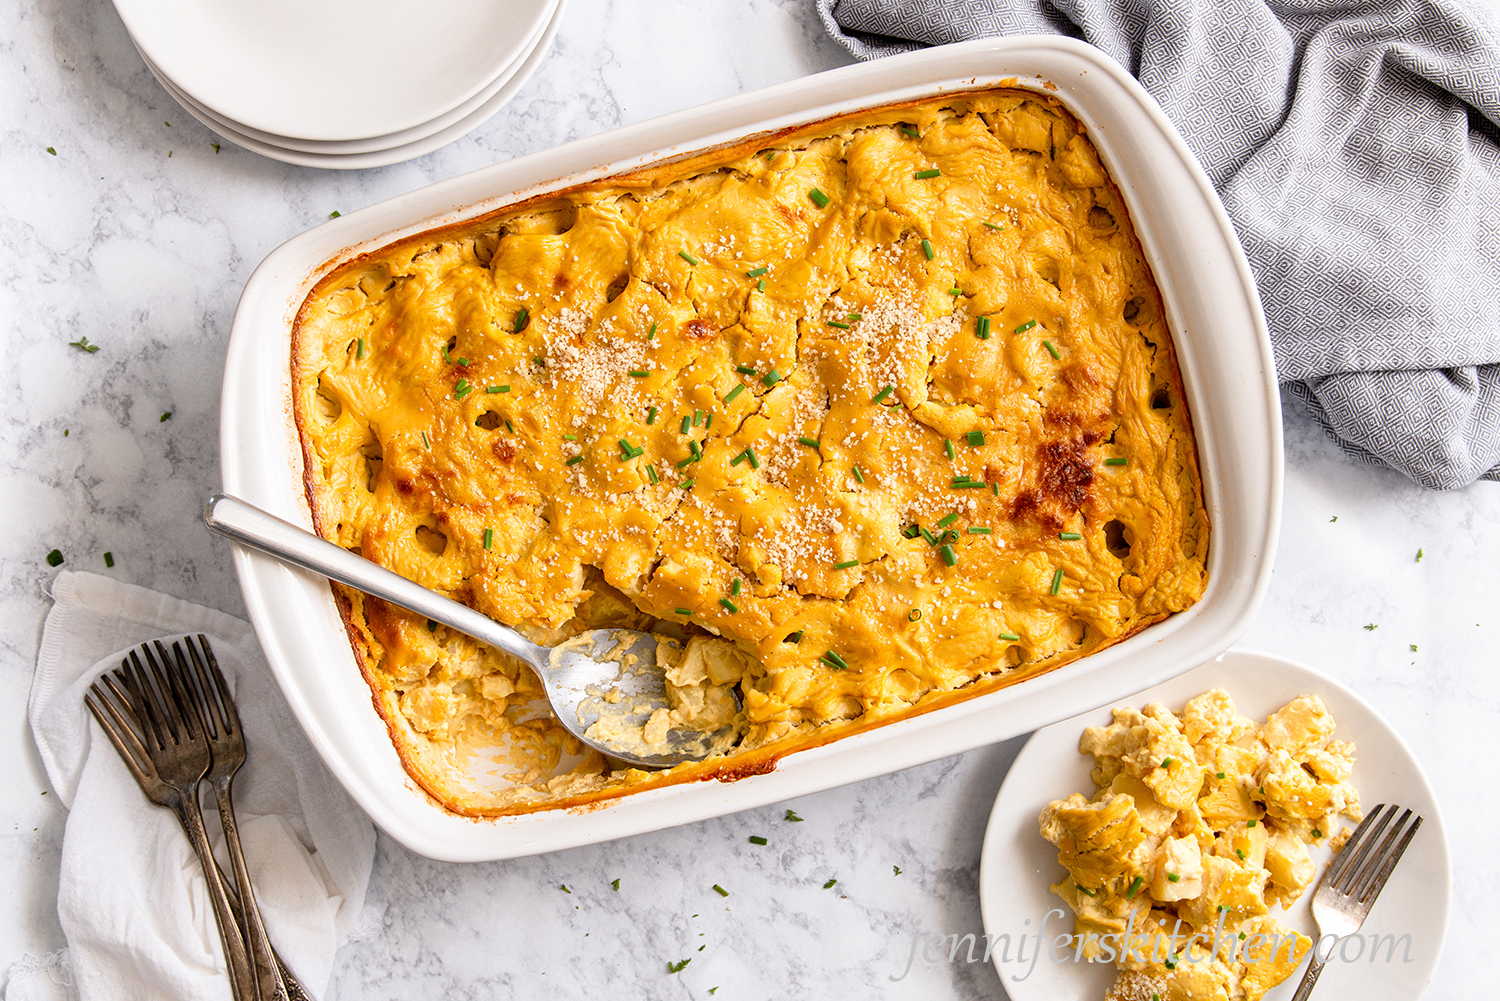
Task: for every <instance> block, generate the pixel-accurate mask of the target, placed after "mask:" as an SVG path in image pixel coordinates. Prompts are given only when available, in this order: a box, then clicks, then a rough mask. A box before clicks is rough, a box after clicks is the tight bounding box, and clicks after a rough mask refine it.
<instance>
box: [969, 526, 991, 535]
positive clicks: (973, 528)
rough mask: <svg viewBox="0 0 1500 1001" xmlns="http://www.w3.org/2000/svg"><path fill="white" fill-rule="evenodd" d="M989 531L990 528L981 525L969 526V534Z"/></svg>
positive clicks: (987, 533)
mask: <svg viewBox="0 0 1500 1001" xmlns="http://www.w3.org/2000/svg"><path fill="white" fill-rule="evenodd" d="M991 531H992V529H989V528H986V527H984V526H983V525H970V526H969V534H970V535H989V534H990V533H991Z"/></svg>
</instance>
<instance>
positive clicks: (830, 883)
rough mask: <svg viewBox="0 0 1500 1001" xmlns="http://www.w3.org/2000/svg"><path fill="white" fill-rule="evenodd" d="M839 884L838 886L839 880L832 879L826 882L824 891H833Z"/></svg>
mask: <svg viewBox="0 0 1500 1001" xmlns="http://www.w3.org/2000/svg"><path fill="white" fill-rule="evenodd" d="M837 884H838V880H836V879H830V880H829V881H828V882H826V883H824V884H823V889H825V890H831V889H833V888H834V886H835V885H837Z"/></svg>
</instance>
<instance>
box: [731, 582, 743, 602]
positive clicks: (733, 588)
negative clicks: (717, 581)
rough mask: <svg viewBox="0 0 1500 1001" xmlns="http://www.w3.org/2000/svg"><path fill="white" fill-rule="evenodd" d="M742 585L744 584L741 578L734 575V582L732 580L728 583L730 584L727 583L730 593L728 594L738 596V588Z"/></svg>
mask: <svg viewBox="0 0 1500 1001" xmlns="http://www.w3.org/2000/svg"><path fill="white" fill-rule="evenodd" d="M743 586H744V582H742V581H741V580H740V579H739V578H738V577H736V578H735V579H734V582H733V583H732V584H730V585H729V594H730V595H731V596H732V597H736V598H738V597H739V595H740V589H741V588H742V587H743Z"/></svg>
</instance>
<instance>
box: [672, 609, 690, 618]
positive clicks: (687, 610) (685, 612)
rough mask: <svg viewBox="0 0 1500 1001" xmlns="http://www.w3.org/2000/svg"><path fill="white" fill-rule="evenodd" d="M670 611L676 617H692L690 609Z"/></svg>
mask: <svg viewBox="0 0 1500 1001" xmlns="http://www.w3.org/2000/svg"><path fill="white" fill-rule="evenodd" d="M672 611H674V612H676V613H677V614H678V615H686V616H688V617H692V614H693V610H692V609H691V608H674V609H672Z"/></svg>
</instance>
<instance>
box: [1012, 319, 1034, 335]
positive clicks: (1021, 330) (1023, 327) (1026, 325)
mask: <svg viewBox="0 0 1500 1001" xmlns="http://www.w3.org/2000/svg"><path fill="white" fill-rule="evenodd" d="M1034 326H1036V321H1035V320H1027V321H1026V322H1025V323H1023V324H1021V325H1020V326H1019V327H1017V328H1016V333H1018V334H1024V333H1026V331H1028V330H1030V329H1031V328H1032V327H1034Z"/></svg>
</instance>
